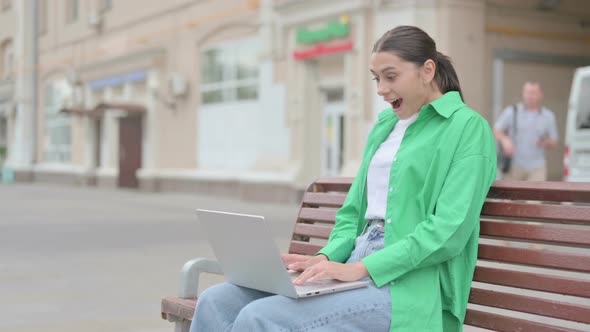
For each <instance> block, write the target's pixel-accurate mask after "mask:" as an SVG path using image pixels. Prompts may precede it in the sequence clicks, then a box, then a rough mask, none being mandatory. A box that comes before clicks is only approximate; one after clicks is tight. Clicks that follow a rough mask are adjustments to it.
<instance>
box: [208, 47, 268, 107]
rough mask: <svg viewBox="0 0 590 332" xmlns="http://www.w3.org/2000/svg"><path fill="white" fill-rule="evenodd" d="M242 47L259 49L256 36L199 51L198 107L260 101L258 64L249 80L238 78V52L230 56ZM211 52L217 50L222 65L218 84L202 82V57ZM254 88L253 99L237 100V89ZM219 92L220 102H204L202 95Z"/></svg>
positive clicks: (257, 62)
mask: <svg viewBox="0 0 590 332" xmlns="http://www.w3.org/2000/svg"><path fill="white" fill-rule="evenodd" d="M243 45H248V46H249V47H252V49H253V50H255V52H256V58H257V57H258V56H257V51H256V50H258V49H259V48H260V47H259V46H260V40H259V38H258V37H256V36H251V37H247V38H243V39H239V40H230V41H224V42H220V43H216V44H214V45H210V46H207V47H204V48H202V49H201V50H200V56H199V60H200V61H199V75H200V77H201V83H200V89H199V93H200V97H201V98H200V100H201V101H200V105H201V106H202V107H215V106H219V105H226V104H234V103H243V102H257V101H258V100H259V99H260V87H259V82H260V63H259V61H256V75H255V76H253V77H249V78H241V79H240V78H238V77H237V76H238V64H239V58H240V57H239V54H240V53H239V51H238V52H237V53H236V52H234V53H233V54H232V51H235V50H236V49H239V48H240V47H241V46H242V47H243ZM211 50H218V51H220V57H221V63H222V68H221V69H222V73H221V81H219V82H210V83H205V82H204V76H205V75H204V71H203V61H204V56H205V54H206V53H207V52H209V51H211ZM248 87H250V88H251V87H254V88H255V91H256V97H255V98H246V99H239V97H238V89H239V88H248ZM214 91H220V92H221V101H213V102H205V101H204V94H205V93H208V92H214Z"/></svg>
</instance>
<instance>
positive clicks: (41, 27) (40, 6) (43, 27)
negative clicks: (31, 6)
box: [37, 0, 47, 35]
mask: <svg viewBox="0 0 590 332" xmlns="http://www.w3.org/2000/svg"><path fill="white" fill-rule="evenodd" d="M37 17H38V21H37V22H38V23H37V24H38V26H37V29H38V30H37V33H38V34H39V35H42V34H44V33H46V32H47V0H39V1H38V2H37Z"/></svg>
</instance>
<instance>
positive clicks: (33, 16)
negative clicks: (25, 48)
mask: <svg viewBox="0 0 590 332" xmlns="http://www.w3.org/2000/svg"><path fill="white" fill-rule="evenodd" d="M30 1H31V2H30V4H31V11H30V13H29V14H30V15H29V19H30V20H31V21H30V26H31V29H30V31H29V33H30V43H31V45H30V46H31V54H30V58H29V60H30V66H29V68H31V105H30V107H31V108H30V110H31V166H34V165H35V164H36V163H37V117H38V115H37V100H38V98H37V95H38V83H37V79H38V70H39V54H38V40H39V39H38V36H37V30H38V26H37V19H38V15H37V11H38V1H37V0H30Z"/></svg>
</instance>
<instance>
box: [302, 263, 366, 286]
mask: <svg viewBox="0 0 590 332" xmlns="http://www.w3.org/2000/svg"><path fill="white" fill-rule="evenodd" d="M367 276H369V271H367V268H366V267H365V264H363V262H356V263H354V264H343V263H336V262H329V261H323V262H319V263H317V264H315V265H312V266H310V267H308V268H307V269H305V271H303V273H301V275H300V276H299V278H297V279H295V281H293V283H294V284H295V285H302V284H303V283H305V282H306V281H308V280H309V281H316V280H320V279H324V278H333V279H336V280H340V281H356V280H359V279H362V278H364V277H367Z"/></svg>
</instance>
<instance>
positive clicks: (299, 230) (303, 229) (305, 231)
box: [294, 223, 332, 239]
mask: <svg viewBox="0 0 590 332" xmlns="http://www.w3.org/2000/svg"><path fill="white" fill-rule="evenodd" d="M331 232H332V227H326V226H316V225H310V224H304V223H297V224H296V225H295V232H294V233H295V234H297V235H303V236H309V237H312V238H319V239H327V238H328V237H329V236H330V233H331Z"/></svg>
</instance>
